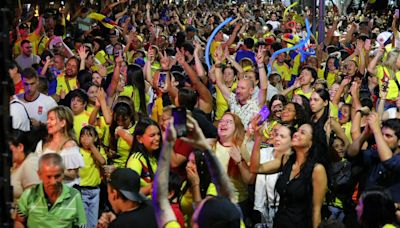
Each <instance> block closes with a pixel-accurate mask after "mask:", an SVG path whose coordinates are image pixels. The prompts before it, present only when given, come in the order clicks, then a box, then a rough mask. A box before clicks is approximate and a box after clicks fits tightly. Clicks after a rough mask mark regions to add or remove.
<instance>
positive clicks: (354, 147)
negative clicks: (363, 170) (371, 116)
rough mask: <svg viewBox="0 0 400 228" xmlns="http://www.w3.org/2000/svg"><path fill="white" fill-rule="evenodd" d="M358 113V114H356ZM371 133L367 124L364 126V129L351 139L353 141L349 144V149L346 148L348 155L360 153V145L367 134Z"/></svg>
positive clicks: (353, 155)
mask: <svg viewBox="0 0 400 228" xmlns="http://www.w3.org/2000/svg"><path fill="white" fill-rule="evenodd" d="M357 115H359V114H357ZM370 134H371V130H370V128H369V126H368V125H366V126H365V129H364V131H363V132H362V133H361V135H360V136H359V137H358V138H356V139H355V140H353V143H352V144H350V146H349V149H348V150H347V155H349V156H350V157H355V156H357V154H358V153H360V150H361V147H362V146H363V144H364V142H365V141H367V139H368V136H369V135H370Z"/></svg>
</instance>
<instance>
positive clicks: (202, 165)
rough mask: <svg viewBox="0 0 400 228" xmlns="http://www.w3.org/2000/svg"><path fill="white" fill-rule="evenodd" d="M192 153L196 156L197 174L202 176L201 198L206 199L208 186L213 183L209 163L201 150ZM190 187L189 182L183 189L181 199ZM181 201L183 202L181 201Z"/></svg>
mask: <svg viewBox="0 0 400 228" xmlns="http://www.w3.org/2000/svg"><path fill="white" fill-rule="evenodd" d="M192 153H193V154H194V158H195V160H196V169H197V173H199V174H201V175H199V178H200V194H201V198H202V199H204V198H205V197H206V196H207V190H208V186H209V185H210V183H211V175H210V172H209V171H208V167H207V162H206V159H205V156H206V155H205V153H204V152H203V151H200V150H194V151H193V152H192ZM190 186H191V184H190V182H189V181H187V184H186V185H185V186H184V187H183V189H182V194H181V198H182V196H183V195H184V194H185V193H186V191H187V190H188V189H189V187H190ZM179 201H181V199H179Z"/></svg>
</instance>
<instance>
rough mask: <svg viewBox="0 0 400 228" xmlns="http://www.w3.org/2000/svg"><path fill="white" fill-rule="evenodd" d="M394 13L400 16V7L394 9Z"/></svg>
mask: <svg viewBox="0 0 400 228" xmlns="http://www.w3.org/2000/svg"><path fill="white" fill-rule="evenodd" d="M394 15H395V16H396V17H397V18H398V17H399V16H400V12H399V9H396V10H395V11H394Z"/></svg>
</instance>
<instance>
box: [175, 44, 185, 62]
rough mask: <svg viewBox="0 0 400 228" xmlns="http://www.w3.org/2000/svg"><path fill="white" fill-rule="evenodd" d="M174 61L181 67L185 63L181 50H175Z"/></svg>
mask: <svg viewBox="0 0 400 228" xmlns="http://www.w3.org/2000/svg"><path fill="white" fill-rule="evenodd" d="M175 59H176V60H177V61H178V63H179V64H181V65H183V64H184V63H185V62H186V61H185V54H184V53H183V52H182V51H181V50H179V48H176V54H175Z"/></svg>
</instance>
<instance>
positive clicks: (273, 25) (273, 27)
mask: <svg viewBox="0 0 400 228" xmlns="http://www.w3.org/2000/svg"><path fill="white" fill-rule="evenodd" d="M267 24H270V25H271V26H272V29H273V30H276V29H278V28H279V26H281V23H280V22H279V21H267Z"/></svg>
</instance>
